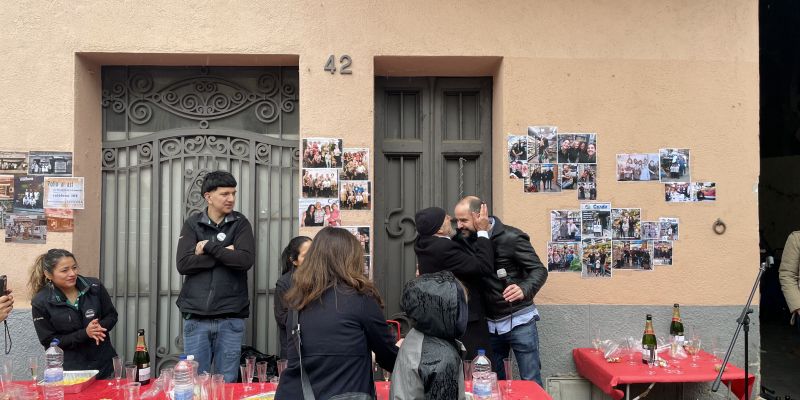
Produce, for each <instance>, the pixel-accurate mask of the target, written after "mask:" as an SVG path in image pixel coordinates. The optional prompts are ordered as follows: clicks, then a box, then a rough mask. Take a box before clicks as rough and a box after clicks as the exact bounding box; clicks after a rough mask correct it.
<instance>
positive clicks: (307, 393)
mask: <svg viewBox="0 0 800 400" xmlns="http://www.w3.org/2000/svg"><path fill="white" fill-rule="evenodd" d="M292 321H293V322H294V329H292V336H294V345H295V347H297V358H298V359H299V360H300V384H301V385H302V387H303V400H315V398H314V391H313V390H312V389H311V382H310V381H309V380H308V374H306V369H305V368H303V353H302V351H301V350H300V348H301V347H302V346H301V345H302V343H301V339H300V312H299V311H298V310H292Z"/></svg>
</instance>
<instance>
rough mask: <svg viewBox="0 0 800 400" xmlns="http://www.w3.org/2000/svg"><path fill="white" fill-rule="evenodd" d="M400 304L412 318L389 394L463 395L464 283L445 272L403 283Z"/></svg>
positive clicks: (416, 396) (401, 396)
mask: <svg viewBox="0 0 800 400" xmlns="http://www.w3.org/2000/svg"><path fill="white" fill-rule="evenodd" d="M400 308H401V309H402V310H403V311H404V312H405V313H406V314H407V315H408V316H409V317H411V319H413V320H414V328H413V329H411V331H410V332H409V333H408V335H406V337H405V340H404V341H403V345H402V346H401V347H400V352H399V353H398V354H397V361H396V362H395V364H394V371H393V372H392V384H391V393H390V395H389V398H390V399H393V400H402V399H431V400H433V399H464V398H465V395H464V369H463V365H462V362H461V351H463V348H462V346H461V343H459V342H458V341H457V340H456V338H458V337H461V335H463V334H464V330H465V329H466V328H467V319H468V311H467V302H466V299H465V297H464V288H463V286H462V285H461V284H460V283H459V282H458V280H456V278H455V276H453V274H452V273H451V272H450V271H442V272H436V273H432V274H424V275H420V276H419V277H417V278H416V279H414V280H413V281H410V282H408V283H406V286H405V287H404V288H403V297H402V299H401V300H400Z"/></svg>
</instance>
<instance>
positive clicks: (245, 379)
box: [239, 363, 252, 392]
mask: <svg viewBox="0 0 800 400" xmlns="http://www.w3.org/2000/svg"><path fill="white" fill-rule="evenodd" d="M249 368H250V366H248V365H247V364H246V363H245V364H240V365H239V372H240V373H241V375H242V383H243V384H244V391H245V392H249V391H250V389H252V387H251V386H250V383H251V382H252V378H250V377H251V376H252V375H251V374H250V371H249V370H248V369H249ZM248 380H250V382H248Z"/></svg>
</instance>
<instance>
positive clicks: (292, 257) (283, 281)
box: [273, 236, 311, 359]
mask: <svg viewBox="0 0 800 400" xmlns="http://www.w3.org/2000/svg"><path fill="white" fill-rule="evenodd" d="M309 247H311V238H310V237H308V236H297V237H295V238H293V239H292V240H290V241H289V244H288V245H286V248H285V249H283V252H282V253H281V274H282V275H281V277H280V278H278V281H277V282H275V301H274V302H273V304H274V310H275V322H277V323H278V338H279V339H280V343H281V349H280V356H281V359H285V358H286V346H287V343H288V342H287V340H286V318H287V316H288V315H289V308H288V307H286V302H285V301H284V300H283V296H284V295H286V292H287V291H288V290H289V288H290V287H291V286H292V274H293V273H294V270H295V268H298V267H299V266H300V265H301V264H303V260H304V259H305V256H306V253H307V252H308V248H309Z"/></svg>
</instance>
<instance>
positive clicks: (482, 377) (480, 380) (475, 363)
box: [472, 349, 492, 400]
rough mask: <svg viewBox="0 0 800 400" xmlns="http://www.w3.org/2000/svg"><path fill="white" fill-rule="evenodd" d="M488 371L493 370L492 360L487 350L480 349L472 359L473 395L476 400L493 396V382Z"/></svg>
mask: <svg viewBox="0 0 800 400" xmlns="http://www.w3.org/2000/svg"><path fill="white" fill-rule="evenodd" d="M487 372H492V362H491V361H489V357H486V351H485V350H483V349H478V355H477V356H476V357H475V358H474V359H473V360H472V395H473V398H474V399H475V400H483V399H487V400H490V399H491V398H492V382H491V380H490V379H489V377H488V376H487Z"/></svg>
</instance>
